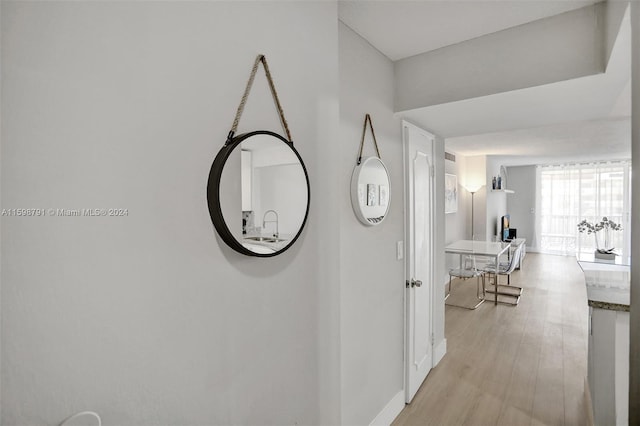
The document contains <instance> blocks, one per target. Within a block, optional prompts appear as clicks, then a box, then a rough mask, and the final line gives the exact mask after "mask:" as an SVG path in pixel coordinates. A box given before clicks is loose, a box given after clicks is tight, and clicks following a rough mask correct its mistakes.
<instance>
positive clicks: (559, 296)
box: [393, 253, 588, 426]
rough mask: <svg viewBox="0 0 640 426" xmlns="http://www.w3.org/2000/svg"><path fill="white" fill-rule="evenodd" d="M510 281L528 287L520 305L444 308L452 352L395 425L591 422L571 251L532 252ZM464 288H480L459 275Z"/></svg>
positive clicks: (582, 300) (583, 307)
mask: <svg viewBox="0 0 640 426" xmlns="http://www.w3.org/2000/svg"><path fill="white" fill-rule="evenodd" d="M501 279H502V280H501V281H500V282H501V283H503V282H506V281H503V280H506V277H501ZM456 284H458V286H456ZM511 284H512V285H517V286H520V287H523V288H524V291H523V295H522V298H521V300H520V304H519V305H518V306H506V305H498V306H495V305H494V304H493V303H489V301H487V302H485V303H484V304H482V305H481V306H480V307H479V308H478V309H476V310H475V311H469V310H465V309H460V308H456V307H449V306H447V307H446V313H445V318H446V319H445V336H446V339H447V354H446V355H445V357H444V358H443V359H442V361H440V364H438V366H437V367H436V368H434V369H433V370H432V371H431V372H430V373H429V375H428V376H427V379H426V380H425V382H424V383H423V385H422V387H421V388H420V390H419V391H418V393H417V394H416V396H415V398H414V400H413V401H412V402H411V404H409V405H407V406H406V407H405V409H404V410H403V411H402V412H401V413H400V415H399V416H398V417H397V418H396V420H395V421H394V423H393V424H394V425H396V426H401V425H585V424H587V418H586V404H585V399H584V380H585V377H586V375H587V330H588V328H587V327H588V324H587V319H588V307H587V296H586V289H585V286H584V277H583V275H582V272H581V270H580V267H579V266H578V264H577V263H576V261H575V258H572V257H564V256H551V255H541V254H535V253H528V254H527V256H526V258H525V260H524V265H523V268H522V270H520V271H516V272H515V273H514V274H513V275H512V276H511ZM460 286H467V287H469V288H472V289H473V291H474V292H475V281H472V280H468V281H466V282H460V283H456V282H455V281H454V285H453V292H454V293H455V292H456V290H460V291H465V288H463V287H460Z"/></svg>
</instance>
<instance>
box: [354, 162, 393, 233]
mask: <svg viewBox="0 0 640 426" xmlns="http://www.w3.org/2000/svg"><path fill="white" fill-rule="evenodd" d="M390 197H391V184H390V181H389V173H388V172H387V168H386V167H385V165H384V163H383V162H382V160H381V159H380V158H378V157H365V158H363V159H362V161H361V162H360V164H359V165H357V166H356V167H355V169H353V175H351V204H353V210H354V212H355V214H356V217H357V218H358V219H359V220H360V222H362V223H363V224H365V225H368V226H373V225H379V224H380V223H381V222H382V221H383V220H384V218H385V217H386V216H387V213H388V212H389V201H390Z"/></svg>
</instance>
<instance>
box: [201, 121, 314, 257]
mask: <svg viewBox="0 0 640 426" xmlns="http://www.w3.org/2000/svg"><path fill="white" fill-rule="evenodd" d="M309 199H310V189H309V176H308V175H307V170H306V168H305V166H304V163H303V162H302V158H301V157H300V155H299V154H298V152H297V151H296V150H295V148H294V147H293V144H292V143H290V142H288V141H287V140H286V139H284V138H283V137H282V136H280V135H278V134H276V133H273V132H269V131H264V130H260V131H256V132H251V133H246V134H242V135H238V136H236V137H234V138H233V139H232V140H231V141H230V142H228V143H227V144H226V145H225V146H224V147H223V148H222V149H221V150H220V152H219V153H218V155H217V156H216V158H215V160H214V162H213V165H212V166H211V172H210V173H209V183H208V187H207V200H208V203H209V213H210V215H211V220H212V221H213V225H214V226H215V228H216V230H217V231H218V233H219V234H220V236H221V237H222V239H223V240H224V241H225V243H227V245H229V246H230V247H231V248H233V249H234V250H236V251H238V252H240V253H242V254H246V255H249V256H258V257H271V256H275V255H278V254H280V253H282V252H284V251H285V250H287V249H288V248H289V247H291V245H292V244H293V243H294V242H295V241H296V240H297V239H298V237H299V236H300V233H301V232H302V229H303V228H304V225H305V223H306V221H307V215H308V214H309Z"/></svg>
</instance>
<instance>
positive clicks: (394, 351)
mask: <svg viewBox="0 0 640 426" xmlns="http://www.w3.org/2000/svg"><path fill="white" fill-rule="evenodd" d="M339 41H340V141H339V143H340V146H341V149H340V158H339V162H338V163H339V165H340V171H339V176H340V188H339V191H338V192H337V196H338V198H339V202H340V249H341V252H342V253H343V254H344V257H343V259H344V260H343V261H342V263H341V271H340V281H341V287H342V291H341V311H340V312H341V313H340V318H341V354H342V355H341V374H342V387H341V393H342V418H341V420H342V423H343V424H359V425H362V424H369V423H370V422H371V421H372V420H373V419H374V417H375V415H376V414H378V413H379V412H380V411H381V410H382V409H383V408H384V407H385V406H386V405H387V403H388V402H389V401H390V400H391V399H392V398H393V397H394V396H395V395H396V394H397V393H398V392H400V391H401V390H402V389H403V345H404V341H403V321H404V307H403V297H404V291H405V285H404V281H403V276H404V270H403V265H404V263H403V261H398V260H396V241H401V240H403V239H404V237H403V229H404V228H403V223H404V218H403V210H404V209H403V203H404V200H403V177H402V176H403V168H402V167H403V166H402V135H401V122H400V119H399V118H396V117H394V116H393V64H392V63H391V61H389V60H388V59H387V58H386V57H385V56H383V55H382V54H380V53H379V52H378V51H377V50H375V49H374V48H373V47H371V46H370V45H369V44H368V43H367V42H366V41H365V40H364V39H362V38H361V37H360V36H358V35H357V34H355V33H354V32H353V31H352V30H351V29H349V28H348V27H346V26H345V25H344V24H342V23H341V24H340V25H339ZM366 113H369V114H371V119H372V122H373V126H374V130H375V133H376V138H377V140H378V146H379V149H380V154H381V156H382V160H383V161H384V163H385V165H386V167H387V169H388V171H389V174H390V178H391V191H390V206H389V213H388V216H387V218H386V219H385V220H384V221H383V222H382V223H381V224H380V225H378V226H373V227H370V226H364V225H363V224H361V223H360V222H359V221H358V219H357V218H356V216H355V214H354V212H353V209H352V206H351V198H350V182H351V174H352V172H353V168H354V167H355V166H356V160H357V157H358V149H359V145H360V139H361V137H362V123H363V122H364V118H365V114H366ZM364 155H365V156H367V155H375V149H374V147H373V139H372V137H371V133H370V131H369V130H367V136H366V139H365V149H364Z"/></svg>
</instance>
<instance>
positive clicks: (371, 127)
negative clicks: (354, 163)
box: [358, 114, 382, 165]
mask: <svg viewBox="0 0 640 426" xmlns="http://www.w3.org/2000/svg"><path fill="white" fill-rule="evenodd" d="M367 122H368V123H369V128H370V129H371V136H373V144H374V146H375V147H376V153H377V154H378V158H379V159H381V160H382V157H381V156H380V150H379V149H378V141H376V133H375V132H374V131H373V123H371V116H370V115H369V114H367V115H365V116H364V124H363V126H362V140H360V152H359V153H358V165H360V163H361V162H362V148H364V136H365V134H366V133H367Z"/></svg>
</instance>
